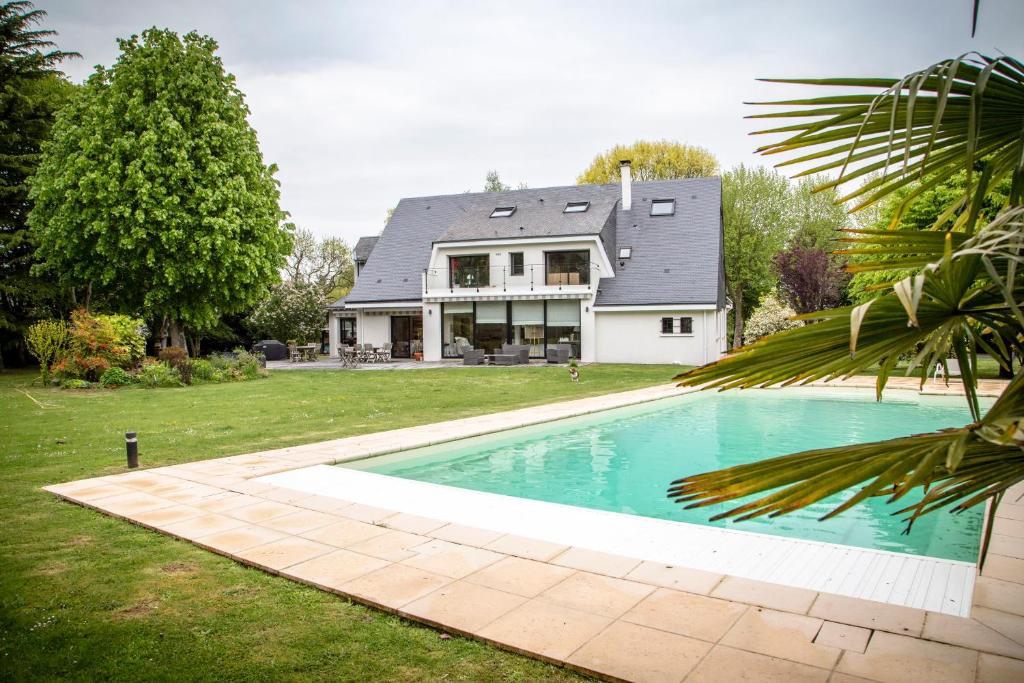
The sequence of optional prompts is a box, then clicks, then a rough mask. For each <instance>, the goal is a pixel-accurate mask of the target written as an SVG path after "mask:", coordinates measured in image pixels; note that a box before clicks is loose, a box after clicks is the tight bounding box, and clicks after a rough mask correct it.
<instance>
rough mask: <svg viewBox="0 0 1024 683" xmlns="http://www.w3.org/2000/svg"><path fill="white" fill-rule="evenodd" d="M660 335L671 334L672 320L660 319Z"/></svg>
mask: <svg viewBox="0 0 1024 683" xmlns="http://www.w3.org/2000/svg"><path fill="white" fill-rule="evenodd" d="M661 333H662V334H672V318H662V319H661Z"/></svg>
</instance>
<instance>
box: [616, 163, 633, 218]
mask: <svg viewBox="0 0 1024 683" xmlns="http://www.w3.org/2000/svg"><path fill="white" fill-rule="evenodd" d="M619 176H620V177H621V178H622V210H623V211H629V210H630V209H631V208H632V207H633V167H632V166H631V162H630V160H629V159H623V160H622V161H620V162H619Z"/></svg>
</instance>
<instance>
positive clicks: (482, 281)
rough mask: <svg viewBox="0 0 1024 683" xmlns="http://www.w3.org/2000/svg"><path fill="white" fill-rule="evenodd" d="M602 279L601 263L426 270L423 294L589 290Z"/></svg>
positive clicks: (528, 264)
mask: <svg viewBox="0 0 1024 683" xmlns="http://www.w3.org/2000/svg"><path fill="white" fill-rule="evenodd" d="M599 278H600V270H599V268H598V264H596V263H589V264H583V265H579V266H568V267H561V268H559V269H558V270H550V269H549V268H548V266H546V265H545V264H543V263H535V264H531V263H527V264H524V265H523V266H522V268H516V269H514V270H513V268H512V267H511V266H487V267H482V266H464V267H460V268H455V269H449V268H425V269H424V270H423V292H424V294H429V293H430V292H439V291H443V290H447V291H449V292H452V293H454V292H456V291H460V290H472V291H476V292H486V291H502V292H506V291H508V290H510V289H512V290H527V289H528V290H530V291H534V290H535V289H537V288H544V289H550V288H557V289H573V290H586V289H591V288H592V287H594V286H596V284H597V280H598V279H599Z"/></svg>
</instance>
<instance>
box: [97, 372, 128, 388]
mask: <svg viewBox="0 0 1024 683" xmlns="http://www.w3.org/2000/svg"><path fill="white" fill-rule="evenodd" d="M134 383H135V378H133V377H132V376H131V375H130V374H128V371H127V370H125V369H124V368H118V367H113V368H107V369H106V370H104V371H103V374H102V375H100V384H102V385H103V386H105V387H123V386H125V385H127V384H134Z"/></svg>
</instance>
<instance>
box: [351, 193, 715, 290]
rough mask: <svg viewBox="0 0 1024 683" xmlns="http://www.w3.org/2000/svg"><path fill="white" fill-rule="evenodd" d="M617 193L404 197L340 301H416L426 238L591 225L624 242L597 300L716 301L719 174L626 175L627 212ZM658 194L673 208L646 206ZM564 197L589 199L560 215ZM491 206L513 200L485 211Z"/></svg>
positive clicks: (560, 231)
mask: <svg viewBox="0 0 1024 683" xmlns="http://www.w3.org/2000/svg"><path fill="white" fill-rule="evenodd" d="M619 195H620V189H619V185H618V184H617V183H616V184H607V185H570V186H566V187H552V188H540V189H528V190H513V191H510V192H478V193H465V194H456V195H441V196H434V197H414V198H408V199H403V200H401V201H400V202H399V203H398V206H397V207H396V208H395V211H394V214H392V216H391V220H390V221H389V222H388V224H387V227H385V228H384V232H383V233H382V234H381V236H380V237H379V238H378V239H377V242H376V244H375V246H373V258H372V259H370V260H368V261H367V263H366V265H365V266H364V267H363V269H362V272H361V273H360V275H359V279H358V280H357V282H356V286H355V287H354V288H353V289H352V291H351V292H350V293H349V295H348V296H347V297H346V301H347V302H349V303H370V302H380V303H383V302H389V301H419V300H420V298H421V295H422V293H421V279H420V276H421V274H422V272H423V270H424V269H425V268H426V267H427V266H428V263H429V260H430V252H431V248H432V246H433V243H434V242H446V241H461V240H471V239H507V238H514V237H520V236H521V237H537V236H548V235H593V234H597V235H600V237H601V239H602V241H603V242H604V245H605V249H606V250H607V252H608V254H609V255H610V256H615V255H616V254H617V247H618V246H631V247H633V255H632V258H630V259H629V260H627V261H624V262H623V263H624V265H622V266H620V265H619V263H620V261H618V260H617V259H613V264H614V267H615V277H614V278H606V279H602V280H601V282H600V285H599V289H598V297H597V302H596V303H597V305H606V306H612V305H643V304H696V303H704V304H709V303H717V304H719V305H724V303H725V287H724V284H725V280H724V275H723V266H722V228H721V179H719V178H696V179H686V180H668V181H653V182H635V183H633V207H632V210H630V211H622V210H621V207H620V206H619V199H620V196H619ZM661 198H674V199H675V200H676V212H675V215H674V216H651V215H649V214H650V200H651V199H661ZM541 199H543V200H544V201H543V202H541V201H540V200H541ZM567 201H590V202H591V206H590V208H589V210H588V211H586V212H585V213H583V214H563V213H562V209H564V208H565V203H566V202H567ZM498 206H516V207H517V209H516V212H515V213H514V214H513V215H512V216H511V217H510V218H489V216H490V213H491V211H492V210H493V209H494V208H495V207H498ZM562 219H568V220H562ZM520 226H522V227H523V230H521V231H520V230H519V227H520ZM360 242H362V240H360ZM357 247H358V245H357ZM666 270H667V272H666ZM339 303H340V302H339Z"/></svg>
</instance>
